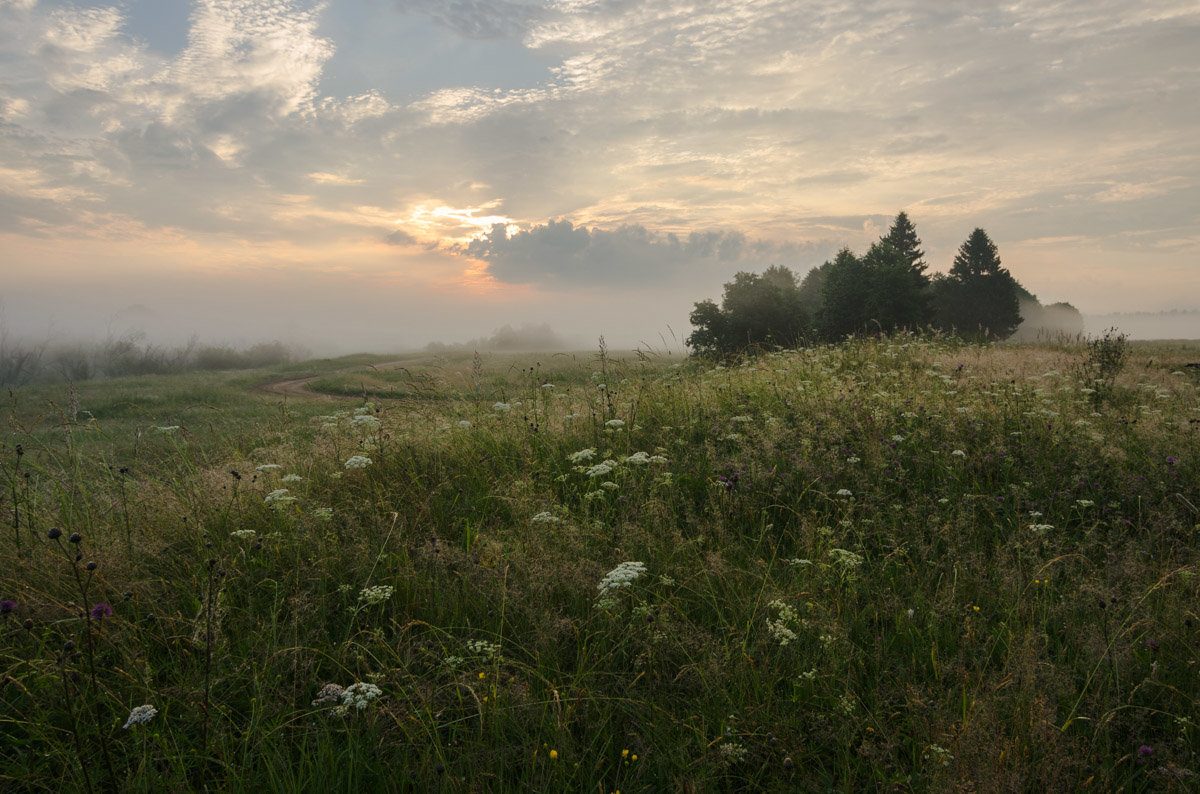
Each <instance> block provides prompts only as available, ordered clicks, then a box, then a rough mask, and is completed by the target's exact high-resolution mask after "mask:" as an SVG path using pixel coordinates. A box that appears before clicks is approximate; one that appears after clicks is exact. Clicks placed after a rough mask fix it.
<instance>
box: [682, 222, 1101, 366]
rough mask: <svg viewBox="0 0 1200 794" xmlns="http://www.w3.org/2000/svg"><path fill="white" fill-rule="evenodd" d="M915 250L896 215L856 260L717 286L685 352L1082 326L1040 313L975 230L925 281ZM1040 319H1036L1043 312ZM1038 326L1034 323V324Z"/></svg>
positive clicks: (698, 310)
mask: <svg viewBox="0 0 1200 794" xmlns="http://www.w3.org/2000/svg"><path fill="white" fill-rule="evenodd" d="M927 270H928V264H927V263H926V262H925V253H924V251H922V250H921V240H920V238H919V237H917V231H916V228H915V227H914V226H913V223H912V221H911V220H909V217H908V215H907V214H906V213H905V212H903V211H901V212H900V213H899V214H898V215H896V218H895V220H894V221H893V223H892V225H891V228H889V229H888V232H887V234H885V235H883V236H882V237H880V238H879V240H877V241H876V242H874V243H872V244H871V247H870V248H869V249H868V250H867V252H866V253H865V254H863V255H862V256H858V255H856V254H855V253H854V252H853V251H851V250H850V249H849V248H843V249H842V250H841V251H839V252H838V254H837V256H835V257H834V258H833V259H832V260H830V261H827V262H825V263H824V264H822V265H820V266H819V267H816V268H813V269H812V270H810V271H809V272H808V273H807V274H806V275H805V277H804V279H803V281H797V279H796V275H795V274H794V273H793V272H792V271H791V270H789V269H788V268H786V267H782V266H779V265H773V266H771V267H769V268H767V269H766V270H765V271H764V272H762V273H745V272H741V273H738V274H736V275H735V276H734V278H733V281H731V282H729V283H727V284H725V290H724V294H723V297H722V300H721V304H720V305H719V306H718V305H717V304H716V303H715V302H713V301H711V300H703V301H700V302H699V303H696V304H695V308H694V309H693V310H692V314H691V323H692V326H693V327H694V328H695V330H694V331H693V332H692V334H691V335H690V336H689V337H688V340H687V341H688V345H689V346H690V347H691V348H692V350H693V351H694V352H695V353H696V354H697V355H705V356H727V355H731V354H736V353H741V352H744V351H747V350H751V349H755V348H773V347H796V346H798V345H801V344H804V343H805V342H810V341H811V342H835V341H839V340H841V339H844V338H845V337H847V336H850V335H854V334H864V333H865V334H891V333H894V332H896V331H900V330H906V329H907V330H916V329H924V328H934V329H939V330H942V331H945V332H948V333H955V334H958V335H960V336H964V337H970V338H975V339H1006V338H1008V337H1009V336H1011V335H1012V334H1013V332H1014V331H1016V329H1017V327H1018V326H1019V325H1020V324H1021V320H1022V311H1023V308H1024V313H1026V314H1034V313H1037V312H1038V311H1039V310H1042V309H1045V308H1050V309H1053V310H1054V312H1053V313H1057V315H1059V316H1068V317H1072V321H1071V322H1068V326H1071V325H1073V324H1074V322H1073V320H1074V318H1078V327H1079V330H1082V318H1081V317H1080V316H1079V312H1078V311H1077V310H1076V309H1075V308H1074V307H1072V306H1070V304H1054V305H1053V306H1052V307H1041V306H1040V304H1038V303H1037V299H1036V298H1035V297H1034V296H1033V295H1032V294H1030V293H1029V292H1028V290H1026V289H1025V288H1024V287H1022V286H1021V285H1020V284H1019V283H1018V282H1017V280H1016V279H1015V278H1014V277H1013V276H1012V274H1011V273H1009V271H1008V270H1007V269H1006V268H1005V267H1003V266H1002V265H1001V263H1000V254H999V251H998V250H997V248H996V244H995V243H993V242H992V240H991V238H990V237H988V234H987V232H985V231H984V230H983V229H979V228H977V229H975V230H974V231H973V232H971V235H970V236H969V237H968V238H967V239H966V240H965V241H964V242H963V244H962V245H961V246H960V247H959V249H958V253H957V254H956V255H955V257H954V263H953V265H952V267H951V268H950V272H949V273H945V274H942V273H937V274H934V275H932V276H931V275H929V273H927V272H926V271H927ZM1043 313H1044V312H1043ZM1039 316H1040V315H1039Z"/></svg>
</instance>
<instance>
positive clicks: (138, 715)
mask: <svg viewBox="0 0 1200 794" xmlns="http://www.w3.org/2000/svg"><path fill="white" fill-rule="evenodd" d="M155 714H158V709H156V708H154V706H151V705H150V704H149V703H147V704H146V705H144V706H135V707H134V708H133V711H130V712H129V719H127V720H125V725H124V726H123V727H124V728H126V729H128V728H129V726H131V725H141V724H142V723H144V722H149V721H150V720H152V719H154V715H155Z"/></svg>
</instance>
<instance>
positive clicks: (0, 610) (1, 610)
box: [0, 598, 17, 615]
mask: <svg viewBox="0 0 1200 794" xmlns="http://www.w3.org/2000/svg"><path fill="white" fill-rule="evenodd" d="M16 608H17V602H16V601H12V600H9V599H7V598H6V599H4V600H3V601H0V615H7V614H8V613H9V612H12V611H13V610H14V609H16Z"/></svg>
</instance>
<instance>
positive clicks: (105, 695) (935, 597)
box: [0, 336, 1200, 792]
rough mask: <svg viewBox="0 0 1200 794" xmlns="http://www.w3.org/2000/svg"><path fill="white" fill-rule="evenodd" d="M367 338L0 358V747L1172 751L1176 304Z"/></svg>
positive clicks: (97, 773)
mask: <svg viewBox="0 0 1200 794" xmlns="http://www.w3.org/2000/svg"><path fill="white" fill-rule="evenodd" d="M399 358H400V357H391V358H388V357H374V358H368V357H359V358H356V359H347V360H337V361H319V362H305V363H303V364H292V365H288V366H286V367H276V368H272V369H267V370H258V371H250V372H245V371H243V372H237V373H218V374H213V373H209V374H199V373H192V374H186V375H164V376H143V377H137V378H117V379H110V380H104V381H90V382H86V383H81V384H78V385H76V386H69V385H57V386H43V387H37V388H23V389H20V390H17V391H13V392H10V394H9V401H8V402H9V404H8V410H7V428H6V434H5V437H4V439H3V442H2V443H0V489H2V494H0V500H2V501H0V507H2V510H0V515H3V517H4V522H3V527H0V599H2V600H3V603H2V614H0V679H2V684H0V789H4V790H15V791H104V790H113V789H118V790H125V791H164V790H171V791H184V790H206V789H208V790H228V791H263V790H283V791H292V790H295V791H369V790H379V791H405V790H411V791H437V790H441V791H594V792H615V791H621V792H634V791H743V790H744V791H827V790H846V791H849V790H879V789H888V790H899V791H928V790H974V791H1025V790H1036V791H1046V790H1085V791H1086V790H1092V791H1114V790H1118V789H1124V790H1127V791H1193V790H1196V788H1197V787H1200V778H1198V775H1200V755H1198V750H1200V726H1198V725H1197V720H1200V712H1198V709H1197V698H1198V697H1200V669H1198V668H1200V665H1198V662H1200V566H1198V563H1200V551H1198V548H1197V543H1198V540H1200V532H1198V531H1200V487H1198V486H1200V390H1198V387H1200V367H1196V366H1187V365H1188V364H1194V363H1196V362H1200V344H1197V343H1153V344H1130V343H1127V342H1126V341H1125V340H1124V339H1121V338H1112V337H1105V339H1103V340H1095V341H1094V342H1093V343H1092V344H1090V345H1089V344H1085V343H1083V342H1078V341H1076V342H1065V341H1059V342H1055V343H1050V342H1047V343H1042V344H1025V345H975V344H965V343H962V342H958V341H955V340H953V339H947V338H941V337H928V336H926V337H921V336H911V337H910V336H898V337H894V338H892V339H857V340H850V341H847V342H845V343H842V344H838V345H828V346H821V347H814V348H809V349H803V350H797V351H786V352H778V353H769V354H765V355H762V356H760V357H757V358H754V359H750V360H747V361H745V362H742V363H738V364H732V363H731V364H727V365H724V366H721V365H713V364H711V363H704V362H699V361H694V360H689V359H684V358H679V357H672V356H670V355H667V354H660V353H655V352H652V351H640V352H628V353H626V352H622V353H617V352H613V351H608V350H606V349H605V348H604V347H603V343H601V346H600V348H599V350H598V351H595V352H583V353H576V354H556V355H545V356H526V355H500V354H487V355H483V356H475V357H472V356H471V355H470V354H452V355H444V356H433V355H421V356H410V357H406V358H404V359H403V360H398V359H399ZM301 377H303V378H305V379H306V384H307V387H308V389H309V392H308V393H305V394H304V395H303V396H302V395H300V394H298V393H297V392H295V391H289V392H288V393H286V394H278V393H272V392H270V391H263V390H262V389H261V388H258V387H259V386H261V384H263V383H265V382H268V381H283V380H287V379H292V380H295V379H299V378H301Z"/></svg>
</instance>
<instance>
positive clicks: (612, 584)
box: [596, 560, 646, 602]
mask: <svg viewBox="0 0 1200 794" xmlns="http://www.w3.org/2000/svg"><path fill="white" fill-rule="evenodd" d="M645 572H646V563H644V562H636V561H632V560H631V561H628V562H623V563H621V564H620V565H618V566H617V567H616V568H613V569H612V570H611V571H609V572H608V573H606V574H604V578H603V579H601V580H600V584H598V585H596V589H597V590H599V591H600V595H601V597H602V598H601V601H602V602H605V601H606V600H607V599H608V598H609V597H610V596H612V594H613V593H615V592H617V591H618V590H620V589H621V588H623V587H631V586H632V585H633V583H634V581H635V580H636V579H637V578H638V577H639V576H641V575H642V574H644V573H645Z"/></svg>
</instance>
